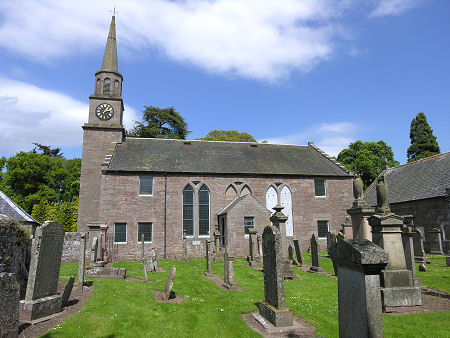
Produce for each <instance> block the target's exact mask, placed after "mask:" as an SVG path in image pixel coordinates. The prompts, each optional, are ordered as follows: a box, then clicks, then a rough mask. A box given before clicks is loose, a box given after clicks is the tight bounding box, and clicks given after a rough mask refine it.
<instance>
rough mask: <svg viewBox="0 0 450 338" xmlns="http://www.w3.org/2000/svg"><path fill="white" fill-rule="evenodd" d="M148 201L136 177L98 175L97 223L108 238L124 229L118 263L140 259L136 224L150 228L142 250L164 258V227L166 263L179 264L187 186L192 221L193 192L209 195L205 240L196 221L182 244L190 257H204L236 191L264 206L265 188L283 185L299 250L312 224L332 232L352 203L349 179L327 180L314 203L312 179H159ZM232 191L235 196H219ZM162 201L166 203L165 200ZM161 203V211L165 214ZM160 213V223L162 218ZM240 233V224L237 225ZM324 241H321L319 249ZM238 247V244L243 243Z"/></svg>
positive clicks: (240, 251) (238, 250) (241, 251)
mask: <svg viewBox="0 0 450 338" xmlns="http://www.w3.org/2000/svg"><path fill="white" fill-rule="evenodd" d="M153 177H154V179H153V195H152V196H140V195H139V176H136V175H135V174H133V175H130V174H110V173H108V174H104V175H103V176H102V193H101V201H100V221H102V222H105V223H106V224H108V226H109V229H110V230H109V231H110V233H111V234H113V231H114V230H113V229H114V223H119V222H120V223H126V224H127V240H126V243H123V244H119V245H118V257H119V259H135V258H139V257H140V252H141V245H140V243H139V242H138V238H137V224H138V222H151V223H153V231H152V233H153V238H152V242H151V243H145V248H146V249H145V250H146V251H148V252H150V250H151V248H154V249H155V250H156V251H157V254H158V256H159V257H163V253H164V225H165V220H166V231H167V239H166V244H167V258H179V257H181V256H182V254H183V240H182V235H183V234H182V191H183V189H184V188H185V187H186V185H187V184H190V185H191V186H192V187H193V189H194V214H195V215H197V216H196V217H195V220H197V218H198V206H197V201H198V190H199V189H200V188H201V186H202V185H203V184H204V185H206V186H207V187H208V189H209V191H210V236H206V237H204V236H198V220H197V221H194V236H193V237H192V238H188V239H187V242H188V254H189V256H192V257H203V256H204V250H205V247H204V241H205V240H206V239H211V240H212V239H213V232H214V227H215V225H216V224H217V214H218V213H219V212H220V211H221V210H223V209H224V208H225V207H226V206H227V205H228V204H229V203H230V201H232V200H233V199H234V198H235V197H236V196H237V195H240V194H241V191H247V190H250V191H251V193H252V195H253V197H254V198H255V199H256V200H257V201H258V202H259V203H261V204H262V205H263V206H265V205H266V191H267V189H268V187H269V186H270V185H274V186H275V187H277V189H278V190H279V191H281V188H282V187H283V186H284V185H287V186H288V187H289V189H290V190H291V194H292V211H293V224H294V236H293V237H294V238H298V239H299V240H300V244H301V246H302V248H303V249H304V250H306V248H307V247H308V246H309V239H310V237H311V235H312V234H313V233H315V234H317V221H319V220H322V221H323V220H326V221H328V222H329V226H330V230H331V231H338V230H339V229H340V225H341V224H342V223H343V222H344V219H345V216H346V209H348V208H349V207H350V206H351V203H352V201H353V193H352V179H351V178H328V179H327V181H326V191H327V193H326V197H315V192H314V177H307V178H305V177H298V178H292V177H285V178H283V177H279V176H278V177H242V176H241V177H233V176H186V175H171V176H168V177H164V176H163V175H161V174H156V175H154V176H153ZM230 185H231V186H232V187H233V189H231V190H232V191H234V190H235V191H236V193H237V195H234V196H233V194H230V189H228V194H227V195H226V194H225V192H226V191H227V188H229V187H230ZM165 197H166V198H165ZM165 200H166V208H165ZM165 210H166V217H165ZM242 227H243V224H242ZM325 241H326V240H322V243H321V244H322V245H323V249H325V247H326V242H325ZM243 243H244V242H243ZM247 246H248V244H247V245H243V247H242V248H236V250H235V251H236V252H233V254H234V255H235V256H238V257H239V256H246V255H247V251H248V247H247Z"/></svg>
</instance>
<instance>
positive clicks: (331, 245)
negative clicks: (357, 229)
mask: <svg viewBox="0 0 450 338" xmlns="http://www.w3.org/2000/svg"><path fill="white" fill-rule="evenodd" d="M339 240H342V238H340V239H339ZM336 246H337V238H336V235H335V234H334V233H331V232H328V235H327V250H328V256H329V257H330V258H331V261H332V263H333V271H334V275H335V276H337V271H338V270H337V266H336V263H335V260H334V258H333V253H334V252H335V249H336Z"/></svg>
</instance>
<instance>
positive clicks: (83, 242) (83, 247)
mask: <svg viewBox="0 0 450 338" xmlns="http://www.w3.org/2000/svg"><path fill="white" fill-rule="evenodd" d="M86 237H87V233H86V232H82V233H81V235H80V256H79V260H78V288H79V289H80V290H81V291H83V286H84V265H85V264H86V257H85V252H86Z"/></svg>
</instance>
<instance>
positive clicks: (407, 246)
mask: <svg viewBox="0 0 450 338" xmlns="http://www.w3.org/2000/svg"><path fill="white" fill-rule="evenodd" d="M403 217H404V221H405V224H404V226H403V228H402V242H403V251H404V253H405V263H406V268H407V269H408V270H409V271H411V273H412V278H413V285H414V286H421V285H422V281H421V280H420V279H419V278H417V277H416V262H415V260H414V242H413V235H414V231H413V228H412V226H413V220H412V218H413V216H409V215H408V216H403Z"/></svg>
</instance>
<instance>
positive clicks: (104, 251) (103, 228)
mask: <svg viewBox="0 0 450 338" xmlns="http://www.w3.org/2000/svg"><path fill="white" fill-rule="evenodd" d="M100 230H101V232H102V261H104V262H106V263H108V262H109V255H108V249H107V247H106V233H107V231H108V225H106V224H101V225H100Z"/></svg>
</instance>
